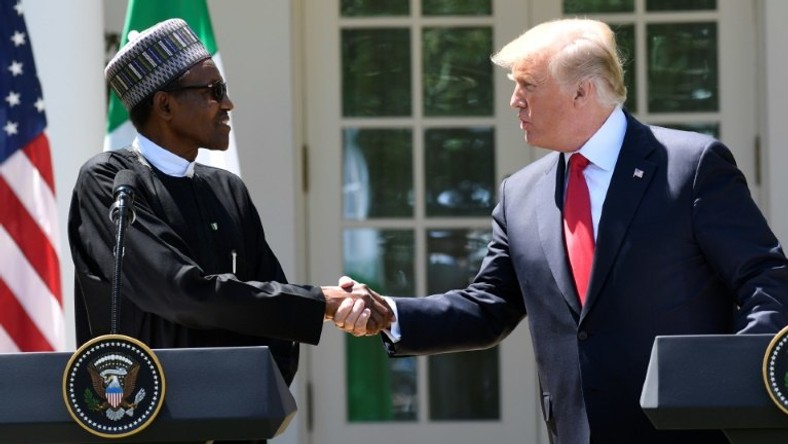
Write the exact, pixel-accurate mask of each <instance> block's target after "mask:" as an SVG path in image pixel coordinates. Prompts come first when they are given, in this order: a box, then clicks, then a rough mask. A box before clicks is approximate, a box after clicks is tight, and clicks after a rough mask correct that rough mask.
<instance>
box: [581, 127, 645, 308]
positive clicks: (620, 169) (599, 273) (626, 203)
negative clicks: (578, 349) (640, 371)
mask: <svg viewBox="0 0 788 444" xmlns="http://www.w3.org/2000/svg"><path fill="white" fill-rule="evenodd" d="M649 135H650V132H649V131H648V127H646V126H645V125H643V124H641V123H640V122H638V121H636V120H634V119H633V118H632V117H631V116H629V115H627V132H626V135H625V136H624V143H623V144H622V146H621V152H620V153H619V155H618V160H617V161H616V167H615V169H614V170H613V177H612V179H611V181H610V187H609V188H608V192H607V197H606V198H605V203H604V206H603V207H602V216H601V219H600V221H599V232H598V233H597V236H596V247H595V251H594V265H593V267H592V269H591V282H590V283H589V288H588V295H587V298H586V303H585V305H584V306H583V311H582V315H581V318H580V320H581V322H582V320H583V318H584V317H585V316H586V314H587V313H588V312H589V311H590V310H591V309H592V308H593V306H594V303H595V302H596V300H597V299H598V298H599V297H600V290H601V288H602V285H603V283H604V282H605V279H606V278H607V275H608V273H609V272H610V270H611V268H612V266H613V263H614V262H615V259H616V256H617V254H618V251H619V249H620V248H621V243H622V241H623V240H624V237H626V233H627V230H628V229H629V224H630V222H631V221H632V218H633V217H634V215H635V211H636V210H637V208H638V206H639V205H640V202H641V200H642V198H643V195H644V193H645V192H646V189H647V188H648V186H649V184H650V183H651V180H652V179H653V178H654V174H655V171H656V169H657V165H656V164H655V163H653V162H651V161H649V160H646V157H647V156H648V154H649V153H650V152H651V151H652V150H653V149H654V147H653V145H652V143H653V142H652V141H653V139H652V138H651V137H650V136H649Z"/></svg>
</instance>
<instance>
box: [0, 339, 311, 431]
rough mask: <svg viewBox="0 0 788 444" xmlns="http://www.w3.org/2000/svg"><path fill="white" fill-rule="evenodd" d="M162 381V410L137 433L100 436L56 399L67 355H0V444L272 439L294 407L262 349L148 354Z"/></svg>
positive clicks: (283, 426)
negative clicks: (154, 360) (164, 384)
mask: <svg viewBox="0 0 788 444" xmlns="http://www.w3.org/2000/svg"><path fill="white" fill-rule="evenodd" d="M155 353H156V356H157V357H158V359H159V362H161V366H162V368H163V370H164V374H165V377H166V380H167V392H166V396H165V399H164V405H163V406H162V408H161V411H160V412H159V414H158V416H157V417H156V419H155V420H154V421H153V423H152V424H151V425H150V426H149V427H147V428H146V429H144V430H141V431H140V432H139V433H138V434H136V435H133V436H130V437H127V438H123V439H112V440H108V439H106V438H101V437H99V436H95V435H92V434H90V433H88V432H87V431H85V430H84V429H82V427H81V426H79V425H78V424H77V423H76V422H74V420H73V419H72V418H71V416H70V415H69V413H68V410H67V409H66V405H65V403H64V401H63V391H62V387H63V372H64V370H65V367H66V364H67V362H68V360H69V358H70V357H71V353H17V354H0V442H2V443H25V444H37V443H90V442H184V441H193V442H200V441H207V440H251V439H265V438H271V437H273V436H276V435H278V434H279V433H281V432H282V431H284V429H285V428H286V427H287V425H288V423H289V422H290V420H291V419H292V417H293V416H294V415H295V413H296V405H295V400H294V399H293V396H292V395H291V394H290V391H289V390H288V388H287V386H286V384H285V382H284V380H283V379H282V376H281V375H280V374H279V371H278V369H277V367H276V364H275V363H274V360H273V357H272V356H271V353H270V352H269V350H268V348H267V347H238V348H199V349H162V350H155Z"/></svg>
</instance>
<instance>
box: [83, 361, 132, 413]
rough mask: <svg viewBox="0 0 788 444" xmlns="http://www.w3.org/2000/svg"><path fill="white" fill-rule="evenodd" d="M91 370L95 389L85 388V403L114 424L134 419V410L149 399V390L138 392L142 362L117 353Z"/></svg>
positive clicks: (91, 366)
mask: <svg viewBox="0 0 788 444" xmlns="http://www.w3.org/2000/svg"><path fill="white" fill-rule="evenodd" d="M87 370H88V374H90V379H91V382H92V384H91V386H92V388H93V390H92V391H91V390H90V388H86V389H85V403H86V405H87V406H88V408H89V409H90V410H92V411H95V412H104V414H105V415H106V416H107V418H109V419H110V420H112V421H118V420H120V419H121V418H123V416H124V415H127V416H134V409H135V408H136V407H137V406H138V405H139V403H140V402H142V400H143V399H145V389H143V388H140V389H139V390H137V391H136V393H135V390H136V386H137V375H138V374H139V371H140V364H139V363H137V362H134V361H132V360H131V359H129V358H128V357H127V356H123V355H120V354H115V353H113V354H109V355H105V356H102V357H100V358H98V359H96V360H95V361H94V362H92V363H90V364H88V365H87ZM132 396H133V398H132Z"/></svg>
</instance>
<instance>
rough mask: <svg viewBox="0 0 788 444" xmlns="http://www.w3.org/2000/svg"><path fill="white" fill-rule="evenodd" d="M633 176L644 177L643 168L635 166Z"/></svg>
mask: <svg viewBox="0 0 788 444" xmlns="http://www.w3.org/2000/svg"><path fill="white" fill-rule="evenodd" d="M632 177H637V178H638V179H642V178H643V170H641V169H640V168H635V171H634V172H632Z"/></svg>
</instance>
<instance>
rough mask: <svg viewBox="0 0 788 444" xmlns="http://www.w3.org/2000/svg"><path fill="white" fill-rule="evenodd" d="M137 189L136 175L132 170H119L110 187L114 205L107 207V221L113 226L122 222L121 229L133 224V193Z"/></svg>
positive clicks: (134, 216) (134, 217) (134, 215)
mask: <svg viewBox="0 0 788 444" xmlns="http://www.w3.org/2000/svg"><path fill="white" fill-rule="evenodd" d="M136 187H137V174H136V173H135V172H134V171H132V170H120V171H118V173H117V174H115V182H114V183H113V185H112V189H113V190H114V191H113V194H114V196H115V203H113V204H112V206H111V207H109V220H111V221H112V223H114V224H118V222H119V221H122V222H123V228H126V226H127V225H128V224H132V223H134V219H136V217H137V215H136V214H135V213H134V192H135V191H136Z"/></svg>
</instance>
